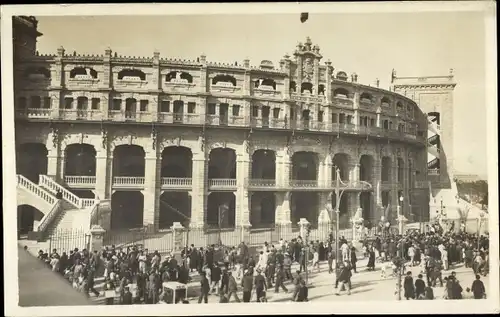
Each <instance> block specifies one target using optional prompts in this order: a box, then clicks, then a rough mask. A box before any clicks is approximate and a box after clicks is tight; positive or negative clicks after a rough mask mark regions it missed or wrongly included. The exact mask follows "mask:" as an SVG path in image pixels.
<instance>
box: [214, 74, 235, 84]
mask: <svg viewBox="0 0 500 317" xmlns="http://www.w3.org/2000/svg"><path fill="white" fill-rule="evenodd" d="M221 84H222V85H227V84H229V85H230V86H233V87H236V78H234V77H233V76H231V75H217V76H215V77H214V78H213V79H212V85H221Z"/></svg>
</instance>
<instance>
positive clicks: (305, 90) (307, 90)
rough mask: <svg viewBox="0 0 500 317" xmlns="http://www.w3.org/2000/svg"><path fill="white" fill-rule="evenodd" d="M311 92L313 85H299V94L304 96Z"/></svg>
mask: <svg viewBox="0 0 500 317" xmlns="http://www.w3.org/2000/svg"><path fill="white" fill-rule="evenodd" d="M312 90H313V84H311V83H307V82H305V83H302V85H300V93H302V94H304V93H306V94H312Z"/></svg>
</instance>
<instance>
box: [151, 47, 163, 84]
mask: <svg viewBox="0 0 500 317" xmlns="http://www.w3.org/2000/svg"><path fill="white" fill-rule="evenodd" d="M152 82H153V86H154V87H155V88H156V89H158V90H160V89H162V82H161V73H160V52H157V51H155V52H154V53H153V77H152Z"/></svg>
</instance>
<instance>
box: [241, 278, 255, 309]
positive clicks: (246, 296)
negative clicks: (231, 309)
mask: <svg viewBox="0 0 500 317" xmlns="http://www.w3.org/2000/svg"><path fill="white" fill-rule="evenodd" d="M251 272H252V271H247V272H246V273H245V275H244V276H243V278H242V279H241V287H242V288H243V302H244V303H249V302H250V299H251V297H252V289H253V276H252V273H251Z"/></svg>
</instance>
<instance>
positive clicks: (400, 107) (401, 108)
mask: <svg viewBox="0 0 500 317" xmlns="http://www.w3.org/2000/svg"><path fill="white" fill-rule="evenodd" d="M396 109H397V111H403V109H404V107H403V104H402V103H401V101H398V102H397V103H396Z"/></svg>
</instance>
